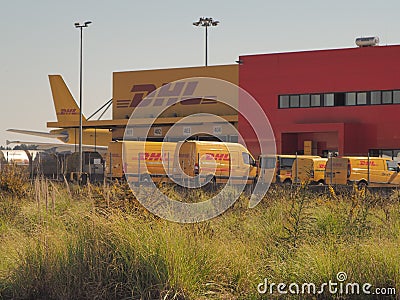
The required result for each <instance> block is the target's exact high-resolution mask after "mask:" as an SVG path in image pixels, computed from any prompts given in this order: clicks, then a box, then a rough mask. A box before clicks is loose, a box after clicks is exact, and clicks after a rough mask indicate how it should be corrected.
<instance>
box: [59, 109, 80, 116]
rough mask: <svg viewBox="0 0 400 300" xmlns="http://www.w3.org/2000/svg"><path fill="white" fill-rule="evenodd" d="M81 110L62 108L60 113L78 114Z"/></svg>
mask: <svg viewBox="0 0 400 300" xmlns="http://www.w3.org/2000/svg"><path fill="white" fill-rule="evenodd" d="M78 113H79V112H78V111H77V109H76V108H61V111H60V115H77V114H78Z"/></svg>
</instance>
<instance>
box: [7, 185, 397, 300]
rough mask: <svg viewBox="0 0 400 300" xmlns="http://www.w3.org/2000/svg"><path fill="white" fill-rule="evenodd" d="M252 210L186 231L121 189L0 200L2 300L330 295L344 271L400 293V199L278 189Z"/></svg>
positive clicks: (43, 188) (234, 211)
mask: <svg viewBox="0 0 400 300" xmlns="http://www.w3.org/2000/svg"><path fill="white" fill-rule="evenodd" d="M166 192H167V193H174V191H172V190H171V189H170V188H166ZM196 195H197V194H196ZM177 197H178V196H177ZM199 197H204V195H202V194H201V195H199ZM247 203H248V198H247V197H245V196H242V197H241V198H240V199H239V200H238V201H237V202H236V203H235V204H234V205H233V207H231V208H230V209H229V210H228V211H227V212H225V213H224V214H222V215H221V216H219V217H217V218H215V219H212V220H210V221H206V222H202V223H197V224H178V223H172V222H168V221H165V220H162V219H159V218H157V217H155V216H153V215H152V214H150V213H148V212H147V211H146V210H145V209H144V208H143V207H142V206H141V205H140V204H139V203H138V202H137V200H136V199H134V197H133V196H132V195H131V194H130V193H129V191H128V190H127V189H125V187H124V186H121V185H118V184H116V185H113V186H110V187H108V186H87V187H79V186H68V188H67V186H66V184H65V183H64V184H53V183H49V182H46V181H39V180H38V181H37V182H34V183H33V184H32V185H31V186H30V187H29V188H28V189H27V192H26V195H24V196H22V197H21V198H16V197H15V196H12V195H11V194H2V195H1V196H0V295H1V297H2V298H5V299H14V298H19V299H261V298H262V297H265V296H271V295H260V294H259V293H258V292H257V285H258V283H260V282H263V280H264V278H268V281H269V282H275V283H280V282H283V283H287V284H289V283H291V282H297V283H303V282H314V283H316V284H321V283H323V282H328V281H329V280H336V274H337V273H338V272H340V271H343V272H346V273H347V275H348V280H349V281H350V282H360V283H364V282H369V283H371V284H372V285H373V286H374V287H395V288H396V289H397V292H398V293H400V270H399V266H400V255H399V249H400V194H399V193H398V192H393V193H392V194H391V195H388V196H386V195H385V196H382V195H376V194H370V193H369V192H366V193H365V192H364V193H362V192H358V191H353V192H351V193H347V194H340V195H336V194H335V193H334V192H331V193H328V194H316V193H311V192H310V191H308V190H307V188H296V189H289V190H285V189H282V188H279V187H277V188H272V189H270V191H269V192H268V194H267V195H266V197H265V199H264V200H263V201H262V202H261V203H260V204H259V205H258V206H257V207H256V208H254V209H248V208H247ZM272 296H273V297H279V295H278V294H277V293H276V292H275V294H274V295H272ZM286 296H290V295H286ZM292 296H293V298H297V297H298V296H296V295H292ZM338 297H339V295H336V298H338ZM360 297H361V296H360ZM319 298H321V299H323V298H326V299H330V298H335V295H331V294H327V293H325V294H323V295H320V296H319ZM342 298H345V295H342ZM393 298H394V297H393ZM352 299H353V298H352Z"/></svg>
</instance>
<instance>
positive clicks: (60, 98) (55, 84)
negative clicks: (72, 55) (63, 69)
mask: <svg viewBox="0 0 400 300" xmlns="http://www.w3.org/2000/svg"><path fill="white" fill-rule="evenodd" d="M49 81H50V87H51V93H52V95H53V102H54V108H55V110H56V115H57V120H58V122H63V121H73V122H79V107H78V105H77V104H76V102H75V99H74V97H72V94H71V92H70V90H69V89H68V87H67V85H66V84H65V82H64V80H63V78H62V77H61V75H49ZM82 120H83V121H86V118H85V117H84V116H82Z"/></svg>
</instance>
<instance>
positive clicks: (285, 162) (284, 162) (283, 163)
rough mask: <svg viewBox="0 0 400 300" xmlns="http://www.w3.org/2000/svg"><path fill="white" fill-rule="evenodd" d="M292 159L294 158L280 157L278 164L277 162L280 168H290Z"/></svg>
mask: <svg viewBox="0 0 400 300" xmlns="http://www.w3.org/2000/svg"><path fill="white" fill-rule="evenodd" d="M294 160H295V158H287V157H281V158H280V164H279V165H280V168H281V170H291V169H292V166H293V162H294Z"/></svg>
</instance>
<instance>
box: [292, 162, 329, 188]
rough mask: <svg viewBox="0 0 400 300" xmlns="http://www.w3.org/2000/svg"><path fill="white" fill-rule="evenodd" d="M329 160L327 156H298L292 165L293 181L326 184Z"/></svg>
mask: <svg viewBox="0 0 400 300" xmlns="http://www.w3.org/2000/svg"><path fill="white" fill-rule="evenodd" d="M327 161H328V159H327V158H322V157H304V156H298V157H297V159H295V160H294V162H293V166H292V178H291V180H292V182H297V183H311V184H313V183H314V184H315V183H317V184H324V182H325V181H324V176H325V165H326V162H327ZM297 166H298V167H297Z"/></svg>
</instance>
